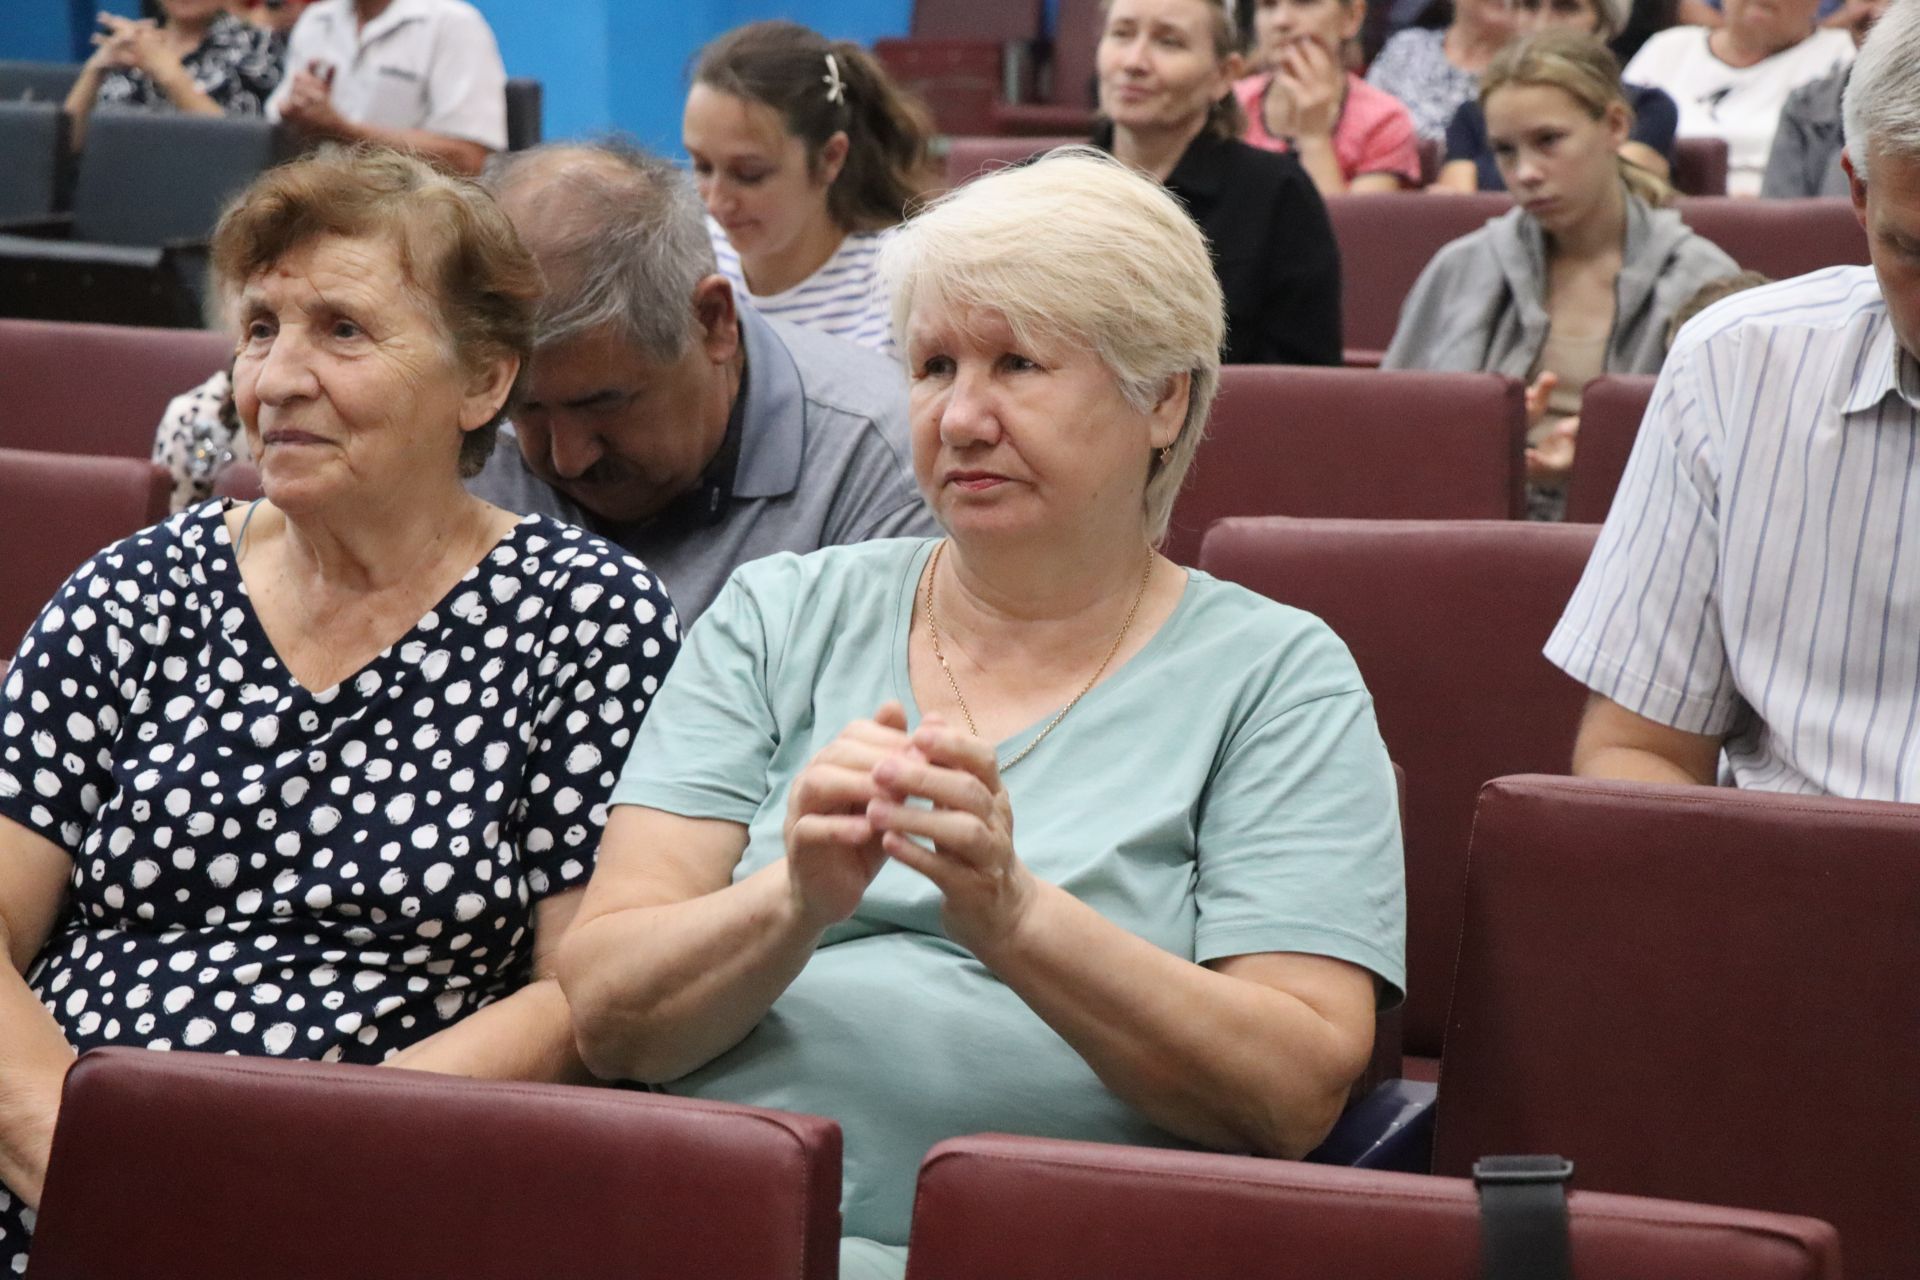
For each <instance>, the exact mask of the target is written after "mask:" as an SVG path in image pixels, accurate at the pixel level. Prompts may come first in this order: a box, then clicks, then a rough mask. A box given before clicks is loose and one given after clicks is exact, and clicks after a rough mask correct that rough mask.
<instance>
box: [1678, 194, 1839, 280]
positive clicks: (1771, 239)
mask: <svg viewBox="0 0 1920 1280" xmlns="http://www.w3.org/2000/svg"><path fill="white" fill-rule="evenodd" d="M1675 207H1676V208H1678V209H1679V210H1680V216H1681V217H1682V218H1684V219H1686V222H1687V225H1688V226H1689V227H1692V228H1693V229H1694V230H1695V231H1697V232H1699V233H1700V234H1701V235H1703V236H1705V237H1706V238H1707V239H1709V240H1711V241H1713V242H1714V243H1715V244H1717V245H1719V246H1720V247H1721V248H1722V249H1725V250H1726V251H1727V253H1728V254H1729V255H1730V256H1731V257H1732V258H1733V260H1734V261H1735V262H1738V263H1739V264H1740V265H1741V267H1742V268H1744V269H1746V270H1748V271H1758V272H1760V273H1761V274H1762V275H1765V276H1768V277H1770V278H1772V279H1774V280H1785V279H1786V278H1787V277H1789V276H1798V275H1804V274H1806V273H1807V272H1809V271H1818V270H1819V269H1820V268H1822V267H1834V266H1840V265H1842V264H1844V263H1850V262H1852V263H1864V262H1866V261H1867V233H1866V232H1865V231H1863V230H1862V229H1861V227H1860V222H1859V220H1858V219H1857V218H1855V217H1854V214H1853V204H1852V202H1850V201H1847V200H1842V199H1837V198H1823V199H1813V200H1755V199H1750V198H1742V197H1740V196H1717V197H1716V196H1698V197H1691V198H1690V197H1686V196H1683V197H1681V198H1680V199H1679V200H1678V201H1676V202H1675Z"/></svg>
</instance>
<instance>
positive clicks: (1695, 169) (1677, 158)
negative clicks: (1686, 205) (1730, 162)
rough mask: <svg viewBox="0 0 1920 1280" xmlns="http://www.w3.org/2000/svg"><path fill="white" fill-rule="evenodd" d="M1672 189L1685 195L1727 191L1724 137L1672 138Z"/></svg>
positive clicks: (1702, 194) (1716, 193)
mask: <svg viewBox="0 0 1920 1280" xmlns="http://www.w3.org/2000/svg"><path fill="white" fill-rule="evenodd" d="M1673 189H1674V190H1675V191H1678V192H1679V193H1680V194H1682V195H1688V196H1724V195H1725V194H1727V140H1726V139H1725V138H1675V139H1674V140H1673Z"/></svg>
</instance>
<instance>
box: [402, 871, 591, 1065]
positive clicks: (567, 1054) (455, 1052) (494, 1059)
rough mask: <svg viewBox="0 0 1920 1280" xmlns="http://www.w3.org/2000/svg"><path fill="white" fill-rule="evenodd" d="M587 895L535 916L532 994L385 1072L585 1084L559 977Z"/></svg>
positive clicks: (440, 1035)
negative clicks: (564, 948) (563, 947)
mask: <svg viewBox="0 0 1920 1280" xmlns="http://www.w3.org/2000/svg"><path fill="white" fill-rule="evenodd" d="M585 894H586V890H585V889H574V890H571V891H569V892H566V893H556V894H554V895H553V896H552V897H550V898H544V899H542V900H541V902H540V903H539V905H538V906H536V907H535V908H534V917H533V975H532V977H531V979H530V980H529V981H528V983H527V985H526V986H524V987H522V988H521V989H520V990H518V991H516V992H514V993H513V994H512V995H510V996H507V997H506V998H505V999H502V1000H496V1001H494V1002H493V1003H492V1004H490V1005H488V1006H487V1007H486V1008H484V1009H479V1010H476V1011H475V1012H473V1013H470V1014H468V1015H467V1016H466V1017H464V1018H462V1019H461V1020H460V1021H458V1022H456V1023H454V1024H453V1025H452V1026H450V1027H447V1028H445V1029H444V1030H441V1031H436V1032H435V1033H434V1034H432V1035H430V1036H428V1037H427V1038H426V1039H425V1040H422V1041H420V1042H419V1043H418V1044H415V1045H412V1046H410V1047H408V1048H406V1049H403V1050H402V1051H401V1052H399V1053H397V1054H395V1055H394V1056H393V1057H391V1058H389V1059H387V1061H386V1064H385V1065H387V1066H389V1067H403V1068H406V1069H407V1070H411V1071H438V1072H440V1073H441V1074H443V1075H450V1076H467V1077H469V1078H471V1079H477V1080H554V1081H560V1082H563V1083H579V1082H582V1081H584V1080H586V1078H587V1071H586V1068H585V1067H584V1066H582V1065H581V1062H580V1055H579V1054H578V1053H577V1052H576V1051H575V1049H574V1047H573V1026H572V1023H571V1021H570V1020H569V1018H568V1015H567V1002H566V998H565V997H564V996H562V995H561V994H560V984H559V982H557V981H556V980H555V979H554V976H553V970H554V963H555V958H556V955H557V953H558V951H559V949H560V940H561V939H562V938H563V937H565V936H566V933H567V927H568V926H569V925H570V924H571V923H572V922H573V918H574V914H575V913H576V912H577V911H578V910H579V908H580V902H581V899H582V898H583V897H584V896H585Z"/></svg>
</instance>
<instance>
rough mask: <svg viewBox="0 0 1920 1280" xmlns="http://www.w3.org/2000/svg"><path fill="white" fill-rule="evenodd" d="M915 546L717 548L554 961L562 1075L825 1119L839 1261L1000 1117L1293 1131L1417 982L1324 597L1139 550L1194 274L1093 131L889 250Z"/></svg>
mask: <svg viewBox="0 0 1920 1280" xmlns="http://www.w3.org/2000/svg"><path fill="white" fill-rule="evenodd" d="M886 269H887V271H888V274H889V277H890V278H891V279H892V281H893V283H894V287H895V290H896V297H897V304H896V312H895V315H896V327H897V329H898V331H899V335H900V338H901V346H902V349H903V350H904V351H905V352H906V353H907V356H908V373H909V376H910V378H911V379H912V393H911V396H912V424H913V450H914V466H915V471H916V474H917V476H918V478H919V482H920V486H921V489H922V491H923V493H924V494H925V495H926V497H927V500H928V501H929V502H930V503H931V504H932V506H933V510H934V512H935V514H936V515H937V517H938V518H939V520H940V523H941V525H942V526H943V527H944V528H945V530H946V532H947V537H946V538H944V539H937V540H894V541H883V542H872V543H866V544H862V545H857V546H850V547H836V548H830V549H828V550H824V551H821V552H817V553H815V554H813V555H808V556H787V555H782V556H774V557H771V558H769V559H766V560H761V561H758V562H755V563H753V564H749V565H746V566H744V567H742V568H741V569H740V570H739V571H738V572H736V573H735V574H734V576H733V578H732V580H731V581H730V582H729V584H728V586H727V587H726V589H725V590H724V591H723V592H722V594H721V596H720V598H719V600H718V601H717V602H716V603H715V605H714V606H713V608H712V610H711V611H710V612H709V613H707V614H706V615H705V616H703V617H702V619H701V621H700V623H699V625H698V626H697V627H695V628H694V629H693V631H692V633H691V635H690V636H689V638H688V642H687V646H686V647H685V648H684V649H683V650H682V652H681V656H680V659H679V662H678V665H676V666H675V668H674V669H673V672H672V673H671V675H670V676H669V678H668V679H667V681H666V682H665V684H664V686H663V687H662V688H661V689H660V690H659V692H658V696H657V697H656V699H655V703H654V706H653V707H652V709H651V710H650V712H649V714H648V717H647V721H646V725H645V727H644V729H643V730H642V732H641V734H640V736H639V737H638V739H637V740H636V742H635V744H634V748H633V752H632V755H631V757H630V758H629V760H628V762H627V765H626V770H625V773H624V774H623V776H622V778H621V780H620V782H619V784H618V786H617V787H616V788H615V791H614V795H613V801H614V803H615V805H616V806H617V807H616V808H615V810H614V812H613V814H612V816H611V817H610V819H609V822H608V827H607V834H606V838H605V840H604V842H603V844H602V846H601V851H600V861H599V866H598V869H597V870H596V871H595V873H594V879H593V882H592V885H591V887H590V889H589V891H588V895H587V899H586V902H585V904H584V905H583V907H582V909H581V912H580V916H579V919H578V922H577V923H576V925H575V927H574V929H573V931H572V933H571V935H570V936H569V939H568V941H567V942H566V943H565V944H564V945H563V948H562V951H561V957H560V974H561V981H562V985H563V987H564V989H565V991H566V994H567V997H568V999H569V1001H570V1002H571V1004H572V1009H573V1016H574V1025H575V1032H576V1037H577V1039H578V1042H579V1044H580V1046H581V1049H582V1051H583V1053H584V1055H585V1057H586V1059H587V1062H588V1064H589V1066H591V1067H592V1069H593V1070H594V1071H595V1072H596V1073H598V1074H599V1075H601V1076H604V1077H608V1078H623V1079H633V1080H641V1081H647V1082H652V1083H657V1084H661V1085H663V1086H664V1087H666V1088H667V1089H668V1090H669V1091H671V1092H676V1093H684V1094H690V1095H698V1096H703V1097H711V1098H722V1099H729V1100H733V1101H738V1102H749V1103H754V1104H758V1105H763V1106H771V1107H778V1108H783V1109H787V1110H794V1111H805V1112H813V1113H816V1114H820V1115H827V1116H831V1117H833V1118H834V1119H836V1120H838V1121H839V1122H840V1124H841V1126H842V1128H843V1130H844V1133H845V1151H846V1169H845V1178H844V1204H843V1212H844V1224H845V1230H846V1233H847V1235H848V1236H849V1237H851V1238H850V1239H849V1240H847V1241H845V1242H844V1244H843V1251H842V1268H843V1270H842V1274H843V1276H867V1275H873V1276H881V1275H898V1274H899V1272H900V1268H901V1265H902V1264H901V1257H902V1246H904V1244H905V1243H906V1240H907V1231H908V1215H909V1212H910V1208H911V1203H912V1196H913V1186H914V1175H915V1172H916V1170H917V1167H918V1165H919V1162H920V1159H921V1158H922V1157H923V1156H924V1155H925V1154H926V1151H927V1149H928V1148H929V1147H930V1146H932V1145H933V1143H935V1142H937V1141H939V1140H940V1139H942V1138H945V1137H949V1136H953V1135H956V1134H962V1133H973V1132H980V1131H984V1130H996V1131H1000V1132H1013V1133H1030V1134H1041V1135H1050V1136H1057V1137H1073V1138H1085V1139H1093V1140H1102V1141H1111V1142H1126V1143H1141V1144H1151V1145H1163V1146H1176V1145H1178V1146H1197V1147H1207V1148H1214V1149H1219V1150H1230V1151H1258V1152H1263V1153H1267V1154H1272V1155H1281V1156H1297V1155H1300V1154H1302V1153H1304V1152H1306V1151H1307V1150H1309V1149H1310V1148H1312V1147H1313V1146H1314V1145H1315V1144H1316V1143H1317V1142H1318V1141H1319V1140H1320V1138H1321V1137H1322V1136H1323V1135H1324V1134H1325V1132H1326V1130H1327V1128H1328V1127H1329V1126H1330V1125H1331V1124H1332V1122H1333V1120H1334V1119H1335V1117H1336V1116H1337V1115H1338V1113H1339V1111H1340V1108H1341V1105H1342V1103H1343V1101H1344V1099H1345V1097H1346V1094H1347V1090H1348V1088H1349V1086H1350V1085H1351V1084H1352V1082H1353V1081H1354V1079H1355V1078H1356V1077H1357V1076H1358V1075H1359V1073H1360V1071H1361V1070H1362V1068H1363V1067H1364V1065H1365V1063H1366V1061H1367V1057H1368V1053H1369V1049H1370V1046H1371V1040H1372V1033H1373V1020H1374V1013H1375V1010H1376V1008H1377V1007H1378V1005H1379V1004H1380V1003H1381V1002H1383V1001H1392V1000H1397V999H1398V998H1399V993H1400V987H1401V985H1402V983H1403V981H1404V961H1403V931H1404V905H1403V897H1402V873H1401V853H1400V833H1399V825H1398V818H1397V814H1396V808H1395V797H1394V785H1393V779H1392V769H1391V766H1390V765H1389V763H1388V761H1387V756H1386V751H1385V749H1384V748H1383V747H1382V745H1381V742H1380V736H1379V733H1378V730H1377V729H1376V727H1375V724H1374V717H1373V708H1372V703H1371V701H1370V699H1369V698H1368V696H1367V691H1366V689H1365V687H1364V686H1363V685H1362V683H1361V681H1360V676H1359V673H1358V672H1357V671H1356V670H1355V668H1354V665H1353V661H1352V659H1351V658H1350V657H1349V656H1348V654H1347V652H1346V650H1345V648H1344V647H1343V646H1342V645H1341V644H1340V642H1339V641H1338V640H1337V639H1336V638H1335V637H1334V636H1333V635H1332V633H1331V632H1329V631H1328V630H1327V628H1326V627H1325V626H1324V625H1323V624H1321V623H1320V622H1319V621H1317V620H1316V619H1314V618H1312V617H1309V616H1308V615H1306V614H1302V613H1300V612H1297V611H1295V610H1292V609H1288V608H1286V607H1284V606H1282V605H1278V604H1274V603H1272V602H1270V601H1267V600H1264V599H1262V598H1260V597H1258V596H1256V595H1253V594H1252V593H1250V592H1248V591H1245V590H1243V589H1241V588H1239V587H1236V586H1232V585H1230V584H1227V583H1223V582H1219V581H1216V580H1214V579H1212V578H1210V577H1208V576H1207V575H1205V574H1202V573H1199V572H1197V571H1193V570H1188V569H1182V568H1180V567H1179V566H1177V565H1175V564H1173V563H1172V562H1170V561H1168V560H1166V559H1165V558H1163V557H1161V556H1160V555H1158V554H1157V553H1156V552H1155V551H1154V550H1153V545H1154V544H1155V543H1156V542H1157V541H1158V539H1159V538H1160V537H1161V535H1162V534H1163V533H1164V531H1165V528H1166V523H1167V517H1168V513H1169V511H1170V510H1171V507H1172V504H1173V497H1174V494H1175V492H1176V491H1177V490H1178V488H1179V484H1180V478H1181V476H1182V475H1183V474H1184V473H1185V471H1186V468H1187V465H1188V463H1189V461H1190V460H1191V458H1192V456H1193V453H1194V450H1195V448H1196V446H1197V445H1198V443H1199V436H1200V431H1201V427H1202V424H1204V422H1205V421H1206V414H1207V407H1208V404H1209V402H1210V401H1211V399H1212V397H1213V392H1214V388H1215V386H1216V383H1217V381H1218V372H1219V350H1220V342H1221V337H1222V319H1221V312H1222V306H1221V295H1220V286H1219V284H1218V282H1217V281H1216V280H1215V278H1214V275H1213V272H1212V269H1211V267H1210V266H1209V264H1208V259H1207V250H1206V245H1205V243H1204V242H1203V241H1202V239H1201V237H1200V233H1199V232H1198V231H1197V230H1196V229H1195V227H1194V226H1193V224H1192V222H1191V221H1190V220H1189V219H1188V218H1187V216H1186V215H1185V213H1184V212H1183V211H1182V210H1181V208H1180V206H1179V205H1178V204H1177V203H1175V202H1174V200H1173V199H1172V198H1171V197H1170V196H1168V195H1167V194H1166V192H1165V191H1164V190H1163V189H1162V188H1161V187H1159V186H1158V185H1157V184H1155V183H1153V182H1151V181H1149V180H1147V179H1146V178H1144V177H1141V176H1139V175H1136V174H1134V173H1132V172H1131V171H1130V170H1127V169H1125V168H1124V167H1122V166H1120V165H1119V164H1117V163H1116V162H1114V161H1111V160H1109V159H1106V158H1104V157H1099V156H1097V155H1093V154H1091V153H1086V152H1079V153H1077V154H1072V155H1055V156H1053V157H1050V158H1047V159H1044V160H1042V161H1040V162H1038V163H1036V164H1034V165H1031V166H1029V167H1026V168H1023V169H1012V170H1006V171H1003V172H1000V173H997V174H994V175H991V176H989V177H986V178H983V179H981V180H979V181H977V182H975V183H973V184H971V185H969V186H967V187H963V188H961V189H960V190H959V191H957V192H955V193H953V194H952V195H950V196H948V197H946V198H945V199H944V200H942V201H941V202H939V203H938V204H936V205H934V206H933V207H932V208H931V209H929V210H928V211H927V212H925V213H923V214H921V215H920V216H919V217H918V218H916V219H915V220H914V221H912V222H910V223H909V224H908V225H907V226H906V227H905V228H904V229H903V230H902V232H901V233H900V235H899V236H898V238H897V239H896V241H895V242H894V244H893V245H892V246H890V247H889V249H888V251H887V258H886Z"/></svg>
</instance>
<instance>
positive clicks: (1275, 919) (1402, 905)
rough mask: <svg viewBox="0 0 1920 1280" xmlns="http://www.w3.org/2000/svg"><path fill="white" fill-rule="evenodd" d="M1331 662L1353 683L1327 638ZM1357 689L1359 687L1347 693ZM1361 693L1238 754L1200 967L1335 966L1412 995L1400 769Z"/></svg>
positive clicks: (1227, 782)
mask: <svg viewBox="0 0 1920 1280" xmlns="http://www.w3.org/2000/svg"><path fill="white" fill-rule="evenodd" d="M1322 647H1323V648H1324V650H1325V655H1324V657H1322V658H1320V659H1319V660H1320V661H1322V662H1325V663H1332V662H1336V661H1337V662H1339V663H1342V664H1344V665H1345V666H1346V667H1347V668H1348V669H1350V670H1351V669H1352V659H1351V658H1350V657H1348V656H1347V654H1346V652H1345V650H1344V648H1343V647H1342V646H1341V645H1340V644H1339V642H1338V641H1337V640H1335V639H1334V638H1333V635H1332V633H1331V632H1325V633H1324V638H1323V639H1322V640H1320V641H1318V642H1316V648H1322ZM1342 683H1347V682H1344V681H1343V682H1342ZM1350 685H1351V687H1350V688H1348V689H1347V690H1346V691H1344V692H1334V693H1326V694H1323V695H1321V696H1317V697H1314V698H1311V699H1309V700H1308V701H1305V702H1302V703H1300V704H1298V705H1294V706H1291V707H1287V708H1284V709H1282V710H1279V711H1278V712H1277V713H1276V714H1273V715H1271V716H1270V717H1268V718H1267V719H1265V720H1264V721H1260V722H1257V723H1253V724H1251V725H1250V726H1249V727H1248V728H1246V729H1245V730H1243V731H1242V732H1240V733H1239V734H1237V735H1236V736H1235V737H1234V738H1233V740H1232V741H1231V742H1229V744H1228V746H1227V750H1226V754H1225V757H1224V759H1223V762H1222V764H1221V766H1220V768H1219V769H1218V771H1217V772H1216V774H1215V777H1214V779H1213V782H1212V784H1211V785H1210V786H1209V787H1208V789H1207V794H1206V796H1205V798H1204V800H1203V802H1202V807H1201V811H1200V818H1199V825H1198V830H1197V833H1196V845H1197V850H1198V853H1197V864H1198V883H1197V885H1196V890H1195V897H1196V902H1197V906H1198V923H1197V925H1196V927H1195V936H1194V958H1195V959H1196V960H1199V961H1207V960H1216V959H1220V958H1223V957H1226V956H1233V955H1247V954H1251V953H1256V952H1272V951H1290V952H1304V953H1307V954H1311V955H1324V956H1330V957H1333V958H1335V959H1339V960H1345V961H1347V962H1349V963H1351V964H1356V965H1359V966H1360V967H1362V968H1364V969H1367V970H1369V971H1370V972H1372V973H1374V974H1376V975H1377V976H1378V977H1379V978H1380V979H1381V980H1382V981H1383V982H1384V983H1386V984H1387V986H1388V987H1389V988H1391V990H1389V991H1388V992H1386V993H1385V994H1384V996H1383V1003H1398V1001H1399V1000H1400V998H1401V996H1402V994H1403V993H1404V991H1405V988H1406V870H1405V860H1404V856H1403V854H1402V852H1401V841H1400V814H1399V800H1398V790H1397V787H1396V785H1395V783H1394V778H1393V765H1392V763H1391V762H1390V761H1389V760H1388V758H1387V749H1386V746H1385V745H1384V744H1383V743H1382V742H1381V740H1380V730H1379V727H1378V725H1377V724H1376V722H1375V719H1374V713H1373V699H1372V698H1371V697H1370V696H1369V695H1368V694H1367V692H1366V689H1365V688H1364V687H1363V686H1362V685H1361V681H1360V675H1359V672H1358V671H1357V670H1353V671H1352V676H1351V681H1350Z"/></svg>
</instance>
